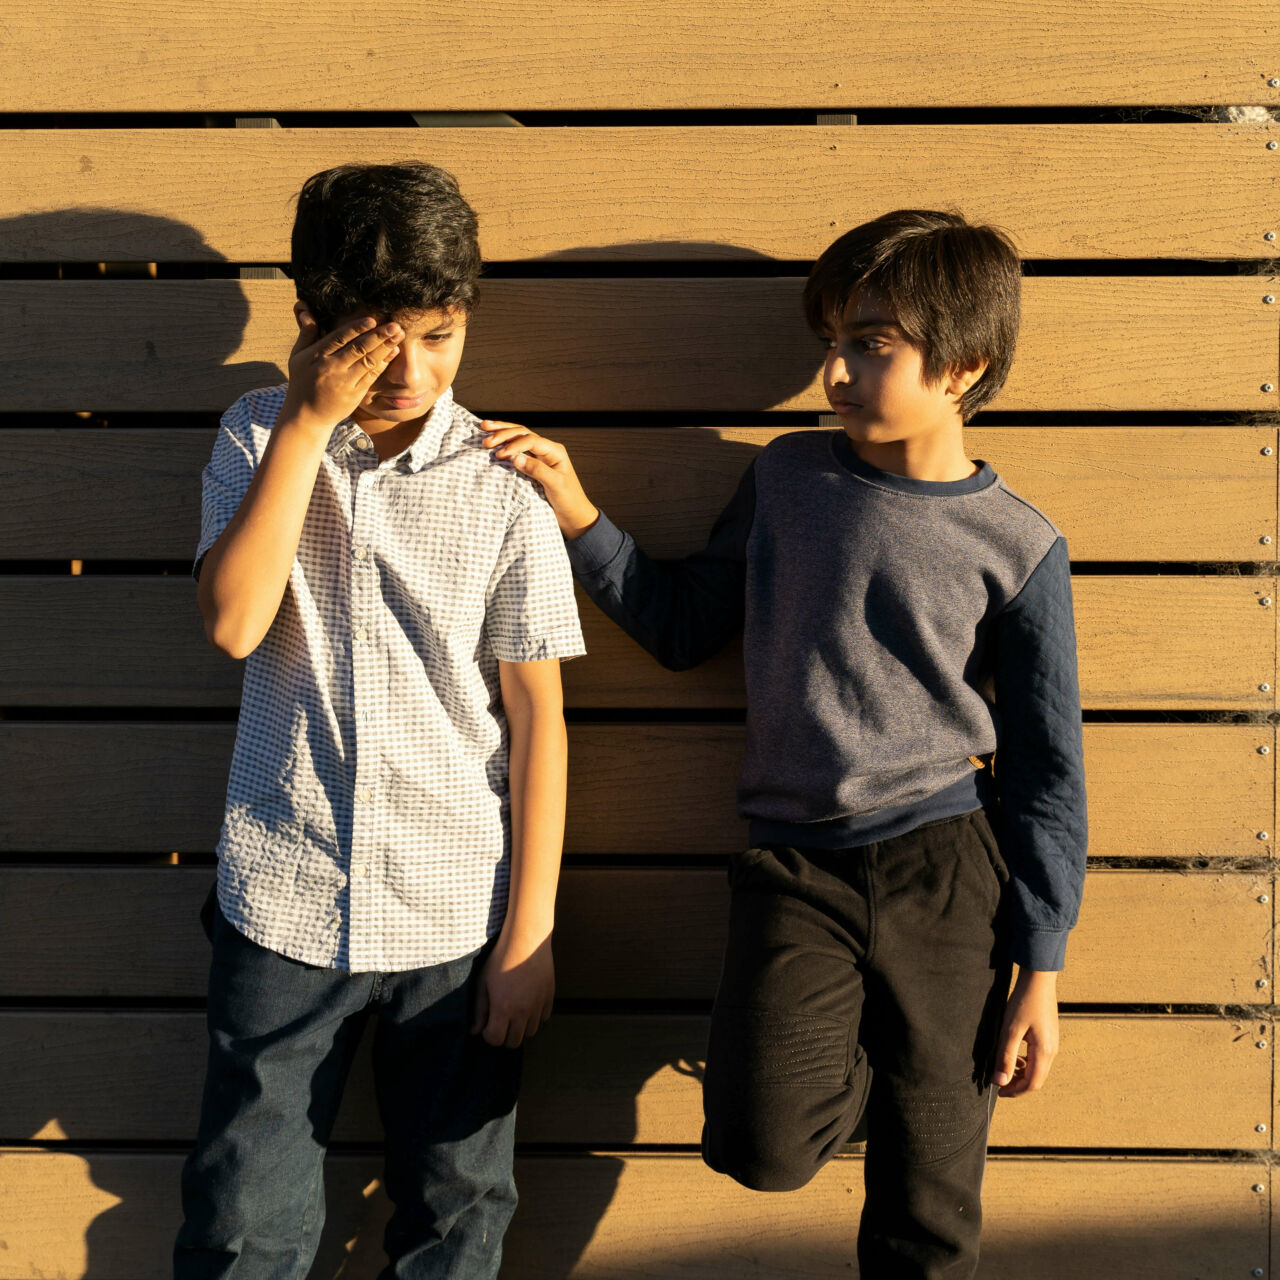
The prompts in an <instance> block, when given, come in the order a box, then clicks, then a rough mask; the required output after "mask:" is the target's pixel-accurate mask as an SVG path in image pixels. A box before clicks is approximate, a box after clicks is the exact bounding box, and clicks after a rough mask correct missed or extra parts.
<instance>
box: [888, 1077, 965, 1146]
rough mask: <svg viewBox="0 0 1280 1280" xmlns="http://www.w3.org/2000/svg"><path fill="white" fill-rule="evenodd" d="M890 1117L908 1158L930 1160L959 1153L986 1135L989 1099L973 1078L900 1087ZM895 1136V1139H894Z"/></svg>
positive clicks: (896, 1135)
mask: <svg viewBox="0 0 1280 1280" xmlns="http://www.w3.org/2000/svg"><path fill="white" fill-rule="evenodd" d="M890 1110H891V1116H890V1117H888V1118H890V1120H891V1123H892V1124H893V1127H894V1128H895V1129H896V1130H897V1133H896V1134H895V1135H893V1137H895V1138H896V1140H897V1142H898V1145H899V1149H900V1150H901V1153H902V1156H903V1158H904V1159H905V1160H907V1161H909V1162H910V1163H912V1164H917V1165H920V1164H930V1163H933V1162H934V1161H937V1160H946V1159H948V1158H949V1157H951V1156H954V1155H957V1154H959V1152H961V1151H963V1150H964V1149H965V1148H966V1147H968V1146H969V1145H970V1143H972V1142H973V1141H974V1140H975V1139H977V1138H978V1137H979V1136H982V1135H985V1133H986V1131H987V1126H988V1124H989V1122H990V1118H991V1110H990V1107H989V1100H988V1098H987V1096H986V1093H985V1091H980V1090H979V1089H978V1087H977V1086H976V1085H975V1084H974V1083H973V1082H972V1081H966V1082H965V1083H964V1084H962V1085H952V1086H948V1087H946V1088H941V1089H918V1090H903V1091H896V1092H895V1095H894V1098H893V1102H892V1104H891V1108H890ZM891 1140H892V1139H891Z"/></svg>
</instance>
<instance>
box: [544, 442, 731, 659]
mask: <svg viewBox="0 0 1280 1280" xmlns="http://www.w3.org/2000/svg"><path fill="white" fill-rule="evenodd" d="M755 507H756V486H755V463H754V462H753V463H752V464H751V466H750V467H748V468H747V471H746V473H745V474H744V475H743V477H742V479H741V480H740V481H739V483H738V488H737V491H736V492H735V493H734V495H733V497H732V498H731V499H730V500H729V503H728V505H727V506H726V507H725V509H724V510H723V511H722V512H721V513H720V516H719V518H718V519H717V520H716V522H715V525H714V526H713V527H712V530H711V535H710V537H709V538H708V540H707V545H706V547H705V548H704V549H703V550H702V551H698V552H695V553H694V554H693V555H691V556H686V557H685V558H684V559H683V560H654V559H651V558H650V557H649V556H647V555H645V553H644V552H643V551H641V550H640V548H639V547H638V546H636V542H635V539H634V538H633V537H632V536H631V535H630V534H629V533H624V532H623V531H622V530H621V529H619V528H618V527H617V526H616V525H615V524H614V523H613V522H612V521H611V520H610V519H609V517H608V516H607V515H605V514H604V512H601V513H600V519H599V520H597V521H596V523H595V524H594V525H592V527H591V528H590V529H588V530H587V532H586V533H584V534H582V535H581V536H580V537H578V538H575V539H574V540H573V541H572V542H570V543H568V548H569V563H570V564H571V565H572V567H573V572H574V574H575V576H576V577H577V578H578V581H579V582H581V583H582V585H583V587H584V589H585V590H586V592H587V594H588V595H589V596H590V597H591V599H592V600H594V601H595V603H596V604H597V605H598V606H599V607H600V609H601V610H603V612H604V613H606V614H607V615H608V616H609V617H610V618H612V619H613V621H614V622H616V623H617V624H618V626H620V627H621V628H622V629H623V630H624V631H625V632H626V633H627V634H628V635H629V636H630V637H631V638H632V639H633V640H635V641H636V642H637V643H638V644H640V645H642V646H643V647H644V648H645V649H647V650H648V651H649V652H650V653H651V654H652V655H653V656H654V657H655V658H657V660H658V661H659V662H660V663H662V665H663V666H664V667H668V668H669V669H670V670H672V671H685V670H687V669H688V668H690V667H696V666H697V665H698V664H699V663H700V662H705V661H706V660H707V659H708V658H710V657H711V656H712V655H713V654H714V653H716V652H717V651H718V650H719V649H722V648H723V647H724V646H725V645H726V644H727V643H728V642H729V641H730V640H731V639H732V638H733V637H734V636H735V635H736V634H737V633H738V631H739V630H740V629H741V627H742V620H743V611H744V595H745V591H746V546H747V535H748V534H749V533H750V532H751V522H752V520H753V519H754V518H755Z"/></svg>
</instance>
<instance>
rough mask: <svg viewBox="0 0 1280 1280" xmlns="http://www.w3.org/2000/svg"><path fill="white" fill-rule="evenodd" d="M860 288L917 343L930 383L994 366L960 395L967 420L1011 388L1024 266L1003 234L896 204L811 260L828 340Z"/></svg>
mask: <svg viewBox="0 0 1280 1280" xmlns="http://www.w3.org/2000/svg"><path fill="white" fill-rule="evenodd" d="M863 292H869V293H873V294H875V295H876V296H877V297H879V298H881V299H883V301H884V302H885V304H886V305H887V306H888V307H889V309H890V310H891V311H892V313H893V318H894V319H895V320H896V321H897V322H898V324H899V325H901V326H902V330H903V332H904V333H905V334H906V336H907V338H908V339H910V341H911V342H913V343H914V344H915V345H916V346H917V347H918V348H919V350H920V353H921V357H922V360H923V365H924V368H923V370H922V372H923V376H924V380H925V382H926V383H929V384H933V383H936V382H937V381H938V380H939V379H940V378H941V377H942V376H943V375H944V374H945V373H946V372H947V371H948V370H949V369H956V368H959V369H963V368H972V367H973V366H974V365H977V364H981V363H982V362H983V361H984V360H985V361H986V362H987V370H986V372H985V373H984V374H983V375H982V377H981V378H979V379H978V381H977V382H975V383H974V384H973V386H972V387H970V388H969V390H968V391H966V392H965V393H964V395H963V396H962V397H961V399H960V415H961V417H962V418H963V419H964V421H965V422H968V421H969V419H970V418H972V417H973V415H974V414H975V413H977V412H978V410H979V409H981V408H982V406H983V405H985V404H987V403H989V402H990V401H991V400H992V399H994V398H995V396H996V393H997V392H998V391H999V390H1000V388H1001V387H1002V386H1004V382H1005V379H1006V378H1007V377H1008V376H1009V366H1010V365H1011V364H1012V363H1013V352H1014V348H1015V346H1016V345H1017V342H1018V323H1019V319H1020V316H1021V297H1022V271H1021V264H1020V262H1019V260H1018V251H1017V250H1016V249H1015V248H1014V247H1013V243H1012V241H1010V239H1009V237H1008V236H1007V235H1005V234H1004V232H1003V231H1000V230H998V229H997V228H996V227H985V226H971V225H970V224H969V223H967V222H966V221H965V220H964V218H963V217H961V216H960V214H958V213H937V212H935V211H934V210H931V209H896V210H894V212H892V213H886V214H883V215H882V216H881V217H879V218H875V219H873V220H872V221H871V222H864V223H862V225H861V226H857V227H854V228H853V230H852V231H846V232H845V233H844V235H842V236H841V237H840V238H839V239H838V240H836V241H835V242H834V243H833V244H831V245H829V246H828V247H827V248H826V249H825V250H824V251H823V253H822V256H821V257H820V258H819V259H818V261H817V262H815V263H814V265H813V270H812V271H811V272H810V273H809V279H808V280H807V281H806V282H805V286H804V314H805V319H806V320H807V321H808V323H809V327H810V328H811V329H812V330H813V331H814V332H815V333H816V334H818V335H819V336H826V334H827V333H828V332H829V330H830V328H831V325H832V322H833V320H836V319H838V318H839V317H840V316H841V315H842V314H843V313H844V309H845V307H846V306H847V305H848V302H849V299H850V298H851V297H853V295H854V294H855V293H863Z"/></svg>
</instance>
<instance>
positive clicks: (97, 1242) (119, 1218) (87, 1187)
mask: <svg viewBox="0 0 1280 1280" xmlns="http://www.w3.org/2000/svg"><path fill="white" fill-rule="evenodd" d="M181 1161H182V1157H181V1156H180V1155H177V1154H169V1153H165V1154H160V1153H150V1152H129V1153H124V1152H118V1151H101V1152H83V1153H82V1152H74V1151H67V1152H45V1151H24V1150H14V1149H8V1150H5V1151H3V1152H0V1222H3V1223H4V1224H5V1225H4V1226H3V1227H0V1233H2V1234H0V1244H3V1246H4V1253H5V1258H6V1262H5V1268H6V1270H5V1274H6V1277H7V1278H8V1280H38V1278H41V1277H48V1276H50V1275H56V1276H60V1277H63V1280H75V1278H76V1277H85V1278H86V1280H162V1278H163V1277H166V1276H168V1275H169V1274H170V1273H171V1272H170V1268H171V1260H170V1250H171V1247H172V1238H173V1233H174V1232H175V1231H176V1229H177V1225H178V1220H179V1210H178V1198H177V1185H178V1173H179V1169H180V1167H181ZM379 1172H380V1170H379V1162H378V1161H377V1160H376V1159H375V1158H373V1157H369V1156H339V1157H330V1159H329V1161H328V1165H327V1177H326V1182H327V1190H328V1225H327V1228H326V1233H325V1239H324V1243H323V1244H322V1247H321V1251H320V1253H319V1255H318V1257H317V1259H316V1263H315V1266H314V1267H313V1269H312V1271H311V1273H310V1274H311V1276H312V1277H314V1278H315V1280H324V1278H325V1277H334V1278H335V1280H336V1278H337V1277H338V1276H341V1277H342V1280H374V1277H375V1276H376V1275H377V1273H378V1271H379V1268H380V1266H381V1265H382V1264H383V1258H382V1256H381V1250H380V1248H379V1239H380V1236H381V1231H382V1227H383V1225H384V1223H385V1218H386V1214H387V1202H386V1198H385V1196H384V1195H382V1194H381V1193H380V1191H379V1185H378V1182H377V1178H378V1176H379ZM516 1179H517V1183H518V1185H519V1187H520V1201H521V1203H520V1208H519V1210H518V1211H517V1213H516V1217H515V1220H514V1221H513V1223H512V1226H511V1229H510V1231H509V1232H508V1234H507V1237H506V1241H505V1246H504V1265H503V1270H502V1275H503V1277H504V1280H570V1278H572V1280H639V1278H640V1277H647V1278H650V1280H652V1278H655V1277H663V1278H666V1277H671V1278H673V1280H676V1278H679V1280H742V1278H743V1277H758V1278H759V1280H765V1278H766V1277H767V1278H768V1280H782V1278H784V1277H785V1278H790V1280H825V1278H827V1277H830V1278H831V1280H835V1278H836V1277H839V1278H840V1280H848V1277H851V1276H852V1277H856V1276H857V1275H858V1271H857V1266H856V1260H855V1258H854V1238H855V1235H856V1230H857V1220H858V1214H859V1212H860V1210H861V1198H862V1161H861V1160H860V1159H859V1158H857V1157H837V1158H836V1159H835V1160H834V1161H832V1163H830V1164H829V1165H828V1166H827V1167H826V1168H825V1169H823V1170H822V1171H821V1172H820V1173H819V1174H818V1176H817V1177H816V1178H815V1179H814V1180H813V1182H811V1183H810V1184H809V1185H808V1186H807V1187H805V1188H804V1189H802V1190H801V1191H798V1192H793V1193H791V1194H789V1195H774V1196H761V1195H760V1194H759V1193H757V1192H752V1191H747V1190H745V1189H744V1188H742V1187H739V1186H737V1185H736V1184H735V1183H733V1182H732V1181H730V1180H729V1179H727V1178H723V1177H720V1176H718V1175H716V1174H713V1173H711V1172H710V1170H708V1169H707V1168H706V1167H705V1166H703V1165H702V1164H701V1162H700V1161H699V1160H698V1159H697V1157H696V1156H692V1155H626V1154H625V1153H617V1154H614V1153H602V1154H599V1155H555V1156H526V1157H524V1158H523V1159H518V1160H517V1162H516ZM1269 1184H1270V1176H1269V1173H1268V1172H1267V1170H1266V1168H1265V1166H1264V1165H1263V1164H1262V1163H1261V1162H1257V1161H1243V1162H1231V1161H1210V1160H1179V1159H1168V1158H1166V1159H1139V1158H1135V1159H1112V1160H1107V1159H1089V1158H1077V1159H1071V1158H1049V1159H1029V1158H1025V1157H1023V1158H1019V1157H996V1158H993V1159H992V1160H991V1161H990V1162H989V1165H988V1170H987V1176H986V1182H985V1186H984V1191H983V1200H984V1206H983V1207H984V1238H983V1263H982V1268H981V1271H980V1275H981V1277H982V1280H1023V1278H1024V1277H1025V1276H1027V1275H1034V1276H1036V1277H1038V1278H1039V1280H1084V1278H1086V1277H1090V1276H1108V1277H1110V1276H1120V1275H1123V1276H1126V1277H1131V1278H1132V1280H1206V1278H1207V1277H1214V1280H1217V1278H1218V1277H1228V1276H1237V1275H1240V1276H1247V1275H1249V1274H1251V1272H1252V1270H1253V1268H1254V1267H1255V1266H1262V1267H1263V1268H1264V1269H1265V1265H1266V1257H1267V1245H1268V1241H1267V1231H1268V1218H1269V1209H1270V1206H1269V1196H1268V1194H1267V1191H1268V1188H1269ZM1255 1185H1261V1186H1262V1188H1263V1190H1262V1192H1261V1193H1259V1192H1256V1191H1254V1190H1253V1187H1254V1186H1255ZM348 1249H350V1250H351V1253H350V1254H348V1252H347V1250H348Z"/></svg>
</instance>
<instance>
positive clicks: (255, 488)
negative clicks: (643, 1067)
mask: <svg viewBox="0 0 1280 1280" xmlns="http://www.w3.org/2000/svg"><path fill="white" fill-rule="evenodd" d="M292 267H293V275H294V280H295V283H296V286H297V294H298V301H297V303H296V305H295V307H294V314H295V317H296V320H297V327H298V339H297V342H296V344H295V346H294V349H293V353H292V355H291V356H290V359H289V381H288V384H287V385H286V386H281V387H275V388H268V389H264V390H260V391H255V392H251V393H250V394H249V395H247V396H245V397H243V398H242V399H241V400H239V401H238V402H237V403H236V404H235V405H233V406H232V407H231V409H229V410H228V411H227V413H226V414H225V415H224V417H223V420H222V425H221V428H220V430H219V432H218V437H217V441H216V443H215V445H214V450H213V456H212V458H211V460H210V462H209V465H208V466H207V467H206V468H205V472H204V504H203V528H202V531H201V538H200V545H199V548H198V550H197V554H196V566H195V573H196V576H197V578H198V579H199V603H200V609H201V612H202V614H203V616H204V619H205V629H206V633H207V634H208V637H209V639H210V641H211V642H212V643H213V644H214V645H215V646H216V647H217V648H219V649H221V650H222V651H224V652H225V653H227V654H230V655H231V656H233V657H237V658H247V662H246V665H245V678H244V691H243V696H242V700H241V711H240V721H239V728H238V732H237V737H236V748H235V755H234V758H233V761H232V766H231V777H230V781H229V784H228V789H227V805H226V817H225V821H224V824H223V828H222V836H221V839H220V841H219V846H218V882H217V887H216V890H215V892H214V893H213V894H211V895H210V901H209V902H208V903H207V904H206V910H205V916H204V918H205V925H206V929H207V930H208V932H209V934H210V937H211V939H212V941H213V964H212V969H211V973H210V983H209V1030H210V1041H211V1043H210V1054H209V1064H208V1073H207V1077H206V1083H205V1094H204V1105H203V1110H202V1113H201V1120H200V1130H199V1137H198V1140H197V1145H196V1149H195V1151H194V1152H193V1153H192V1155H191V1156H190V1158H189V1159H188V1161H187V1163H186V1167H185V1169H184V1171H183V1178H182V1192H183V1206H184V1211H185V1222H184V1225H183V1227H182V1229H181V1232H180V1233H179V1236H178V1241H177V1246H176V1249H175V1273H176V1275H177V1276H178V1277H196V1276H199V1277H202V1278H203V1277H211V1276H215V1275H216V1276H219V1277H231V1276H242V1277H246V1278H248V1277H254V1278H257V1277H261V1276H266V1275H273V1276H274V1275H285V1274H288V1275H302V1274H305V1273H306V1270H307V1268H308V1266H309V1265H310V1262H311V1259H312V1257H313V1255H314V1252H315V1248H316V1244H317V1241H318V1239H319V1234H320V1227H321V1224H322V1222H323V1218H324V1195H323V1185H322V1181H321V1166H322V1161H323V1156H324V1150H325V1145H326V1143H327V1141H328V1138H329V1133H330V1130H331V1127H332V1124H333V1120H334V1116H335V1114H336V1111H337V1108H338V1103H339V1100H340V1097H341V1093H342V1088H343V1084H344V1081H345V1078H346V1075H347V1072H348V1069H349V1067H350V1065H351V1061H352V1056H353V1054H354V1051H355V1048H356V1045H357V1043H358V1041H359V1038H360V1033H361V1031H362V1029H363V1026H364V1024H365V1022H366V1021H368V1020H369V1019H370V1017H374V1018H375V1021H376V1031H375V1036H374V1042H373V1060H374V1072H375V1077H376V1083H377V1093H378V1103H379V1108H380V1110H381V1114H382V1120H383V1127H384V1130H385V1133H386V1188H387V1191H388V1193H389V1195H390V1198H391V1200H392V1202H393V1204H394V1213H393V1215H392V1218H391V1221H390V1223H389V1225H388V1227H387V1233H386V1246H387V1252H388V1254H389V1255H390V1258H391V1269H390V1270H389V1271H388V1272H386V1274H387V1275H395V1276H402V1277H424V1278H425V1277H436V1276H439V1277H443V1276H461V1275H465V1276H467V1277H477V1278H478V1277H486V1276H493V1275H496V1273H497V1269H498V1263H499V1258H500V1252H501V1240H502V1235H503V1232H504V1230H505V1228H506V1226H507V1223H508V1221H509V1219H510V1217H511V1213H512V1211H513V1209H514V1207H515V1198H516V1197H515V1187H514V1183H513V1180H512V1172H511V1164H512V1141H513V1126H514V1117H515V1097H516V1090H517V1086H518V1076H519V1046H520V1044H521V1042H522V1041H523V1040H524V1039H525V1038H526V1037H527V1036H529V1035H532V1034H533V1033H534V1031H536V1029H537V1027H538V1025H539V1024H540V1023H541V1022H542V1021H543V1020H544V1019H545V1018H546V1017H547V1016H548V1014H549V1013H550V1010H551V1003H552V998H553V993H554V971H553V966H552V959H551V930H552V916H553V907H554V899H555V888H556V880H557V876H558V871H559V859H560V850H561V842H562V837H563V830H564V804H565V768H566V745H565V728H564V716H563V707H562V697H561V686H560V666H559V664H560V660H561V659H563V658H571V657H574V656H576V655H578V654H580V653H582V652H583V645H582V637H581V632H580V630H579V626H578V619H577V612H576V608H575V605H574V599H573V589H572V578H571V574H570V571H569V566H568V561H567V557H566V555H565V550H564V546H563V543H562V541H561V538H560V534H559V531H558V529H557V525H556V520H555V517H554V515H553V513H552V511H551V509H550V507H549V506H548V505H547V503H546V501H545V499H544V498H543V497H542V495H541V494H540V492H539V491H538V489H537V488H536V486H535V485H533V484H531V483H530V482H529V481H528V480H527V479H526V478H525V477H522V476H521V475H520V474H519V473H518V471H517V470H516V469H515V468H513V467H512V466H511V465H510V464H508V463H504V462H501V461H499V460H498V459H496V458H494V457H493V456H492V455H491V454H490V453H489V452H487V451H486V450H485V448H484V447H483V444H482V432H481V430H480V428H479V423H478V421H477V419H476V418H475V417H473V415H471V414H470V413H468V412H467V411H466V410H465V409H463V408H461V407H460V406H459V405H457V404H456V403H455V402H454V400H453V396H452V392H451V390H450V387H451V384H452V382H453V379H454V375H455V373H456V371H457V368H458V363H459V360H460V358H461V356H462V348H463V341H464V339H465V336H466V330H467V322H468V319H469V318H470V315H471V313H472V309H473V306H474V304H475V301H476V295H477V279H478V275H479V269H480V252H479V246H478V244H477V240H476V219H475V215H474V213H473V212H472V210H471V208H470V207H469V206H468V204H467V203H466V201H465V200H464V199H463V197H462V195H461V194H460V192H459V190H458V186H457V183H456V182H455V181H454V179H453V178H452V177H451V176H450V175H449V174H447V173H445V172H443V171H442V170H440V169H437V168H435V167H434V166H431V165H426V164H401V165H378V166H373V165H363V166H356V165H351V166H343V167H341V168H338V169H331V170H328V171H326V172H324V173H319V174H316V175H314V176H313V177H312V178H310V179H308V181H307V182H306V184H305V185H304V186H303V189H302V192H301V194H300V195H299V198H298V211H297V218H296V221H295V225H294V230H293V250H292Z"/></svg>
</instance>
